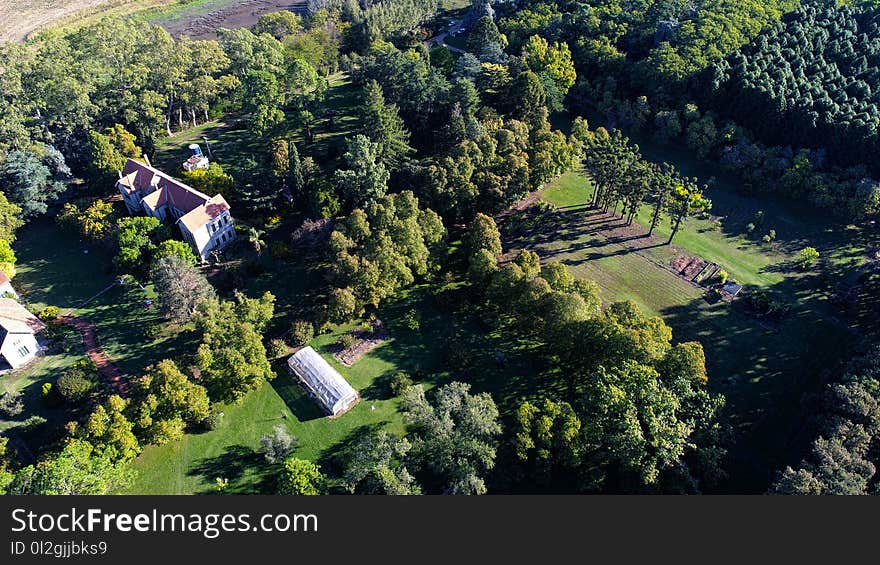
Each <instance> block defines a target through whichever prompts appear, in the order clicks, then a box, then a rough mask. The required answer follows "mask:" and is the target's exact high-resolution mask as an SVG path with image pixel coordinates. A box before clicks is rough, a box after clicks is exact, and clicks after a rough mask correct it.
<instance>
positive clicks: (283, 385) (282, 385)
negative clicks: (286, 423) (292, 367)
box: [271, 362, 327, 422]
mask: <svg viewBox="0 0 880 565" xmlns="http://www.w3.org/2000/svg"><path fill="white" fill-rule="evenodd" d="M281 364H282V365H283V367H282V368H281V369H278V368H277V367H276V374H277V375H278V376H277V377H275V378H274V379H272V381H271V384H272V388H274V389H275V392H277V393H278V396H280V397H281V400H283V401H284V403H285V404H287V407H288V408H290V411H291V412H293V415H294V416H295V417H296V419H297V420H299V421H300V422H308V421H310V420H317V419H319V418H323V417H325V416H326V415H327V414H325V413H324V411H323V410H321V407H320V406H318V404H317V403H316V402H315V400H314V399H312V397H311V396H309V394H308V393H307V392H306V391H305V389H304V388H303V387H302V385H300V384H299V382H298V381H297V380H296V377H294V376H293V375H291V374H290V371H289V370H288V369H287V366H286V365H284V364H283V362H282V363H281Z"/></svg>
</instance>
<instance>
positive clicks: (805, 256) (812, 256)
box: [795, 247, 819, 269]
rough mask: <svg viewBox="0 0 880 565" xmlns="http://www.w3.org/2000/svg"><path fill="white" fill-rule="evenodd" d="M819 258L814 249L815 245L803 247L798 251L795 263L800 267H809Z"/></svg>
mask: <svg viewBox="0 0 880 565" xmlns="http://www.w3.org/2000/svg"><path fill="white" fill-rule="evenodd" d="M818 260H819V252H818V251H816V248H815V247H804V248H803V249H801V250H800V252H798V255H797V259H795V263H796V264H797V266H798V267H800V268H801V269H809V268H810V267H812V266H813V265H815V264H816V261H818Z"/></svg>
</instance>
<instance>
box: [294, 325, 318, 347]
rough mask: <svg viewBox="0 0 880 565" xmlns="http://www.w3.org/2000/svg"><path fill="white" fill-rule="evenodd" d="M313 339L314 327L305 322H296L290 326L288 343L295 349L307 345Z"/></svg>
mask: <svg viewBox="0 0 880 565" xmlns="http://www.w3.org/2000/svg"><path fill="white" fill-rule="evenodd" d="M314 337H315V326H313V325H312V323H311V322H308V321H306V320H297V321H295V322H294V323H293V324H291V326H290V343H292V344H293V345H294V346H296V347H300V346H303V345H306V344H308V343H309V342H310V341H312V339H314Z"/></svg>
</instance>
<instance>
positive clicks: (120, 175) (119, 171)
mask: <svg viewBox="0 0 880 565" xmlns="http://www.w3.org/2000/svg"><path fill="white" fill-rule="evenodd" d="M116 174H118V175H119V178H122V171H121V170H120V169H117V170H116Z"/></svg>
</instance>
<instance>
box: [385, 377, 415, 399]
mask: <svg viewBox="0 0 880 565" xmlns="http://www.w3.org/2000/svg"><path fill="white" fill-rule="evenodd" d="M412 385H413V380H412V378H411V377H410V376H409V375H408V374H407V373H405V372H403V371H398V372H396V373H394V374H393V375H391V380H390V381H389V382H388V387H389V388H390V389H391V394H393V395H394V396H400V395H401V394H402V393H403V391H404V390H406V389H407V388H409V387H411V386H412Z"/></svg>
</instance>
